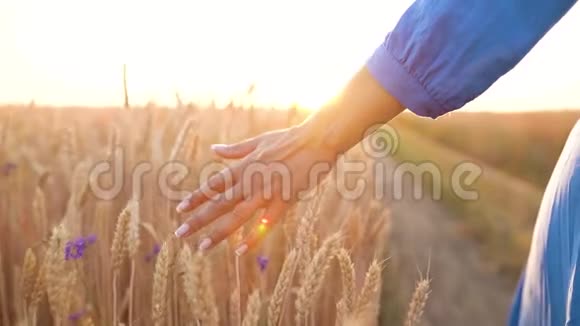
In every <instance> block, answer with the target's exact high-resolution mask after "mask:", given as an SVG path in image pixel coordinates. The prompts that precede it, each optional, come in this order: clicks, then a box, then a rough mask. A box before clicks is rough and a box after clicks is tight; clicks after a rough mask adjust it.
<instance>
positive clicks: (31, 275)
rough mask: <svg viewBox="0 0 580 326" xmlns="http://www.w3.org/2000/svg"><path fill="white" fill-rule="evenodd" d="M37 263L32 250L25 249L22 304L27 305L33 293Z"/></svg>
mask: <svg viewBox="0 0 580 326" xmlns="http://www.w3.org/2000/svg"><path fill="white" fill-rule="evenodd" d="M37 265H38V261H37V259H36V255H35V254H34V251H32V249H30V248H28V249H26V253H25V254H24V262H23V264H22V293H23V296H24V302H25V303H26V304H27V305H29V304H30V302H31V300H32V295H33V293H34V285H35V282H36V276H37V271H38V266H37Z"/></svg>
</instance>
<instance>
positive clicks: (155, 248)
mask: <svg viewBox="0 0 580 326" xmlns="http://www.w3.org/2000/svg"><path fill="white" fill-rule="evenodd" d="M160 251H161V246H160V245H159V244H157V243H156V244H154V245H153V250H151V252H150V253H148V254H147V255H145V261H146V262H150V261H151V260H153V258H155V256H157V254H159V252H160Z"/></svg>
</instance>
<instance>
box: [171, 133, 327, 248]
mask: <svg viewBox="0 0 580 326" xmlns="http://www.w3.org/2000/svg"><path fill="white" fill-rule="evenodd" d="M309 126H310V125H309V124H308V123H305V124H303V125H300V126H298V127H294V128H290V129H283V130H277V131H272V132H268V133H264V134H262V135H259V136H257V137H255V138H252V139H248V140H245V141H242V142H240V143H237V144H234V145H214V146H212V150H213V151H214V152H215V153H216V154H217V155H219V156H221V157H223V158H226V159H239V161H236V162H235V163H233V164H232V165H231V166H230V167H228V168H226V169H224V170H222V171H221V172H219V173H218V174H216V175H214V176H212V177H211V178H209V179H208V180H207V182H206V183H205V184H204V185H202V186H201V187H200V188H199V189H197V190H196V191H194V192H193V193H191V194H190V195H189V196H188V197H187V198H185V199H184V200H183V201H182V202H181V203H180V204H179V205H178V207H177V211H178V212H180V213H187V212H191V211H194V210H195V211H194V212H193V213H192V214H190V215H189V216H188V217H187V219H186V220H185V223H184V224H183V225H181V226H180V227H179V228H178V229H177V231H176V232H175V235H176V236H177V237H185V236H188V235H190V234H192V233H194V232H197V231H198V230H200V229H202V228H204V227H205V226H207V225H209V224H212V223H214V224H215V226H214V228H213V229H212V231H211V233H209V234H208V235H207V236H205V237H204V238H202V240H201V241H200V243H199V249H200V250H207V249H209V248H211V247H213V246H215V245H217V244H218V243H219V242H220V241H222V240H223V239H225V238H226V237H228V236H229V235H230V234H231V233H232V232H234V231H235V230H236V229H238V228H239V227H241V226H242V225H243V224H245V223H246V222H247V221H248V220H249V219H250V218H251V217H252V216H253V215H254V213H255V212H256V211H257V210H259V209H261V208H264V209H265V210H264V215H263V217H261V218H260V219H258V223H259V224H262V225H263V226H260V225H256V226H255V227H254V228H253V230H252V231H251V232H250V233H249V235H248V236H247V237H246V238H245V239H244V240H243V242H242V243H241V244H239V247H238V248H237V250H236V253H237V254H238V255H241V254H243V253H244V252H245V251H247V250H248V249H249V248H251V247H252V246H253V245H255V244H256V243H257V242H258V241H259V239H260V238H261V237H262V236H263V235H264V234H265V233H266V232H267V230H268V229H270V228H271V227H273V226H274V225H275V224H276V223H277V222H278V221H279V220H280V218H281V216H283V214H284V213H285V211H286V209H287V208H288V206H289V205H290V204H292V203H293V202H294V201H295V200H296V199H297V198H298V196H299V195H300V193H302V192H303V191H307V190H309V189H311V188H313V187H314V186H316V185H317V184H318V182H319V181H320V180H321V179H322V176H323V175H325V174H326V173H328V172H329V171H330V169H331V168H332V166H333V165H334V163H335V161H336V156H337V153H336V151H335V150H333V149H332V148H330V147H328V146H325V145H324V143H323V142H320V141H316V140H315V138H314V137H312V132H311V130H309Z"/></svg>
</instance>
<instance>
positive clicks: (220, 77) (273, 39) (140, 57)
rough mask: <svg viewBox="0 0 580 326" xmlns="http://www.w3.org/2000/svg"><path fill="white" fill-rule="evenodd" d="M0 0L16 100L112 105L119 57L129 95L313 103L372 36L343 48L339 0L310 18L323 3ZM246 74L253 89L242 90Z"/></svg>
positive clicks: (333, 86)
mask: <svg viewBox="0 0 580 326" xmlns="http://www.w3.org/2000/svg"><path fill="white" fill-rule="evenodd" d="M299 2H300V1H299ZM353 5H354V3H353V4H351V6H353ZM3 6H6V8H0V21H2V20H3V19H5V20H4V22H3V23H0V24H2V25H0V27H2V28H1V30H0V33H1V34H0V36H2V34H5V35H4V36H6V37H7V38H8V43H7V44H12V46H10V47H9V48H7V49H4V50H5V51H3V52H4V53H7V54H8V56H9V57H10V59H11V60H14V62H12V64H11V65H7V67H2V68H6V69H3V70H4V71H7V73H8V74H9V75H11V76H14V77H15V78H13V79H16V81H12V83H14V82H16V83H18V82H21V83H22V85H21V87H19V88H18V89H17V92H13V93H12V94H13V95H15V96H16V98H17V99H18V100H19V101H22V102H27V101H29V100H31V99H36V100H37V102H43V103H50V104H57V105H58V104H63V105H69V104H89V105H96V106H99V105H110V104H117V103H118V102H119V101H120V98H121V93H122V88H121V67H122V64H123V63H126V64H127V67H128V80H129V91H130V96H131V98H132V99H133V100H132V102H133V103H142V104H144V103H147V102H149V101H155V102H158V103H168V104H173V103H174V102H175V94H176V93H179V94H180V97H181V98H182V99H183V100H185V101H209V100H212V99H213V100H216V101H217V102H222V103H227V102H229V101H230V100H243V101H252V102H254V103H255V104H257V105H263V106H269V107H272V106H273V107H288V106H289V105H292V104H298V105H299V106H300V107H303V108H307V109H316V108H318V107H320V106H321V105H322V104H324V103H325V102H327V101H328V100H329V99H330V98H331V97H332V96H334V95H335V94H336V92H337V91H338V90H340V88H341V87H342V86H343V84H344V83H345V82H346V80H347V78H348V77H349V76H350V74H351V73H352V72H353V71H355V70H356V69H358V67H360V65H361V64H362V63H363V62H364V60H365V59H366V56H367V55H368V54H369V53H370V51H371V50H372V49H373V48H374V47H375V46H376V44H378V42H379V41H380V38H381V37H382V35H381V34H382V33H381V31H380V29H377V33H376V34H374V37H367V38H365V39H366V42H363V43H364V46H361V47H359V48H358V50H356V51H355V50H352V51H350V52H348V53H347V52H345V49H347V48H351V46H352V45H346V44H344V42H343V41H342V39H341V38H339V37H338V35H339V34H341V33H342V34H344V28H342V27H341V25H340V24H341V22H342V21H344V20H345V19H347V18H348V17H350V16H351V15H352V13H351V10H350V9H349V7H347V6H345V5H342V4H336V5H332V8H333V9H335V10H334V11H333V13H332V14H330V12H326V13H325V14H326V16H325V17H324V24H321V20H322V18H321V17H322V13H324V12H325V10H327V8H331V7H329V6H330V2H329V3H326V2H324V3H323V4H320V3H319V4H315V5H310V6H308V7H309V8H310V9H311V10H312V11H305V10H303V9H304V7H305V6H306V2H305V3H301V2H300V3H293V4H290V3H286V4H272V3H270V2H267V1H261V0H249V1H244V2H239V1H215V2H212V1H210V2H185V1H183V2H181V1H168V2H163V3H156V4H153V3H149V2H117V1H112V0H105V1H99V2H98V3H91V4H88V3H85V2H83V3H80V2H73V1H65V0H55V1H50V2H43V1H38V2H36V1H31V2H22V3H20V2H13V3H10V4H7V5H6V4H4V5H3ZM1 9H5V10H1ZM361 10H362V8H361ZM2 12H3V14H2ZM4 16H5V17H4ZM297 19H298V20H297ZM377 21H379V20H377ZM335 34H337V35H335ZM359 43H360V42H359ZM5 46H6V45H5ZM0 50H2V48H1V47H0ZM16 77H18V78H16ZM0 83H2V81H0ZM252 84H254V85H256V87H255V92H253V93H252V94H251V96H248V94H247V93H246V90H247V89H248V86H249V85H252Z"/></svg>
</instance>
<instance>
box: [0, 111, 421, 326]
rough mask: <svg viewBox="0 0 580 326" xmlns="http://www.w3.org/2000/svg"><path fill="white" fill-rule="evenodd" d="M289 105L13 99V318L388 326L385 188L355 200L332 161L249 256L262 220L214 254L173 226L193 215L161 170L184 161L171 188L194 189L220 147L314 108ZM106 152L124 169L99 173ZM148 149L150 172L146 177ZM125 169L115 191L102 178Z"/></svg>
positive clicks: (6, 252)
mask: <svg viewBox="0 0 580 326" xmlns="http://www.w3.org/2000/svg"><path fill="white" fill-rule="evenodd" d="M289 112H292V114H290V113H288V112H286V111H278V110H241V109H232V108H230V109H227V110H216V109H211V108H209V109H203V110H201V109H198V108H191V107H189V108H181V109H171V110H168V109H163V108H154V107H146V108H136V109H131V110H120V109H98V110H96V109H82V108H60V109H51V108H4V109H1V110H0V164H1V166H0V168H1V171H0V193H1V197H0V229H1V233H0V302H1V305H0V315H1V317H0V323H1V325H57V326H59V325H129V326H133V325H194V326H198V325H244V326H250V325H376V324H378V314H379V310H380V308H381V307H380V302H383V301H384V300H383V301H381V300H380V296H381V288H382V282H383V281H385V282H388V281H390V280H382V276H383V270H384V269H385V268H388V261H387V254H386V251H385V249H386V248H387V246H388V236H389V223H390V221H389V214H388V209H386V208H385V207H384V205H383V204H382V203H380V202H377V201H375V200H374V199H373V198H371V196H370V195H365V196H363V197H361V198H360V199H358V200H356V201H347V200H343V199H341V198H340V196H339V194H338V193H337V192H336V189H335V183H334V182H333V180H332V178H333V177H332V174H331V175H330V176H329V177H327V179H326V180H324V181H323V183H322V184H321V185H320V186H319V187H318V188H317V189H315V190H314V192H315V195H314V196H313V197H312V198H311V199H310V200H304V201H301V202H299V203H297V204H296V205H295V206H294V207H293V208H292V209H291V210H290V211H289V212H288V213H287V216H286V217H285V219H284V220H283V221H282V222H281V223H280V224H279V225H277V226H276V227H273V228H271V229H269V230H268V232H267V233H268V235H267V236H266V237H265V238H264V239H263V241H262V243H261V244H260V245H259V246H258V247H257V248H255V249H253V250H250V251H249V252H248V253H247V254H245V255H243V256H241V257H238V256H236V255H235V254H234V253H233V250H234V248H235V245H236V244H237V243H238V242H239V241H240V239H241V238H242V237H243V236H244V234H245V233H247V232H249V228H251V227H252V226H253V225H254V224H252V223H249V224H248V225H247V226H246V227H244V228H242V229H240V230H239V231H237V232H236V233H234V234H233V235H232V236H230V238H228V239H227V240H225V241H223V242H222V243H221V244H219V245H218V246H217V247H216V248H215V249H213V250H211V251H209V252H207V253H204V254H200V253H198V252H197V240H198V239H199V237H200V235H199V234H195V235H193V236H191V237H189V238H187V239H184V240H180V239H176V238H175V237H174V236H173V231H174V230H175V228H176V227H177V226H178V225H179V224H180V222H181V218H182V217H180V216H178V215H177V214H176V213H175V210H174V207H175V205H176V203H177V202H176V201H175V200H170V199H168V198H167V196H165V195H164V193H163V191H161V190H160V189H159V187H158V186H157V180H158V177H159V175H158V174H159V173H158V171H160V170H161V169H162V167H163V166H164V165H166V164H168V162H182V163H183V164H185V165H187V166H188V168H189V171H188V172H189V174H188V175H187V177H186V178H185V179H183V180H179V182H176V183H175V184H172V185H171V186H172V189H174V190H193V189H195V188H196V187H197V186H198V185H199V184H200V182H201V180H203V178H201V180H200V171H201V170H202V168H203V167H205V166H207V164H210V163H212V162H216V161H217V158H216V157H214V156H213V155H212V154H211V153H210V151H209V145H210V144H212V143H228V142H232V141H236V140H240V139H243V138H245V137H248V136H251V135H255V134H257V133H259V132H262V131H266V130H269V129H273V128H283V127H287V126H288V125H289V124H293V123H295V122H297V121H296V120H299V119H300V114H295V112H293V111H289ZM348 155H350V156H353V157H360V158H361V159H366V158H364V156H363V155H362V152H361V150H360V149H358V148H354V149H353V150H351V151H350V152H349V153H348ZM119 161H120V162H119ZM99 162H101V163H102V162H109V163H111V164H112V165H113V166H115V167H121V169H120V170H121V173H120V175H117V176H115V172H116V171H113V172H112V173H110V174H106V175H104V176H101V178H100V179H99V180H97V181H95V180H91V179H90V178H91V173H90V172H91V171H92V169H94V167H95V166H96V164H97V163H99ZM143 162H148V163H149V164H150V166H151V170H150V171H149V172H148V173H145V174H144V175H143V177H142V178H141V179H140V180H138V181H139V182H138V183H136V182H133V181H134V180H133V179H132V178H131V177H132V173H133V171H134V169H135V167H136V166H138V165H139V164H140V163H143ZM115 177H117V179H115ZM119 177H120V179H121V180H122V182H121V187H120V191H119V192H118V193H117V194H116V195H115V196H114V197H113V198H109V199H107V200H104V199H102V198H99V196H97V195H96V194H95V193H94V191H92V189H91V187H90V184H91V182H99V184H101V185H103V186H104V187H106V186H112V185H114V184H117V183H119V179H118V178H119ZM254 218H256V219H258V218H259V213H258V214H256V216H255V217H254ZM203 232H204V231H203V230H202V231H201V233H203ZM391 281H394V280H391ZM428 295H429V280H428V279H424V280H420V281H419V282H418V286H417V289H416V292H415V294H414V295H413V299H412V302H411V303H410V304H409V308H408V311H407V312H406V313H407V318H406V321H405V325H406V326H412V325H419V324H420V320H421V314H422V312H423V308H424V306H425V303H426V300H427V297H428ZM387 300H388V299H387Z"/></svg>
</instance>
